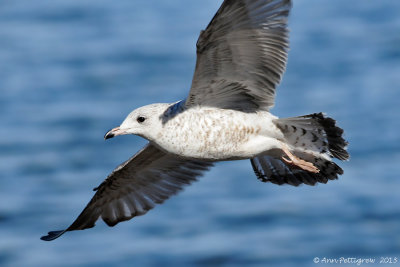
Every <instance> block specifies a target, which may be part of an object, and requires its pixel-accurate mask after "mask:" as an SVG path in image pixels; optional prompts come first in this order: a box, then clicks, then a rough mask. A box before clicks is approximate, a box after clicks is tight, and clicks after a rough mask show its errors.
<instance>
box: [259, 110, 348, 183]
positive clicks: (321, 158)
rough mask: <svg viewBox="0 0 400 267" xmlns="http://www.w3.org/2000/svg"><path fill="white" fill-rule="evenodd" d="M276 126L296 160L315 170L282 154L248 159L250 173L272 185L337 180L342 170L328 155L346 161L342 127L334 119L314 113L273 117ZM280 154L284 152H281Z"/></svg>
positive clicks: (346, 154) (345, 143) (346, 153)
mask: <svg viewBox="0 0 400 267" xmlns="http://www.w3.org/2000/svg"><path fill="white" fill-rule="evenodd" d="M275 123H276V125H277V126H278V128H279V129H280V130H281V131H282V133H283V134H284V138H285V140H284V143H286V145H287V146H288V148H289V150H290V152H291V153H292V154H293V155H294V156H295V157H297V158H298V159H300V160H303V161H306V162H309V163H312V164H313V165H314V166H315V167H317V168H318V170H319V172H311V171H307V170H304V169H302V168H299V167H298V166H296V165H294V164H291V163H288V162H287V161H285V160H282V157H279V158H278V157H272V156H259V157H256V158H253V159H251V164H252V166H253V169H254V172H255V173H256V175H257V177H258V178H259V179H260V180H262V181H264V182H272V183H275V184H291V185H294V186H297V185H299V184H302V183H304V184H308V185H315V184H316V183H317V182H319V183H327V182H328V180H334V179H337V177H338V175H341V174H343V170H342V169H341V168H340V167H339V166H338V165H337V164H336V163H334V162H332V158H337V159H340V160H348V159H349V153H348V152H347V150H346V147H347V144H348V143H347V142H346V141H345V140H344V139H343V137H342V135H343V130H342V129H341V128H339V127H338V126H336V122H335V120H333V119H332V118H329V117H326V116H324V115H323V114H322V113H315V114H311V115H306V116H300V117H293V118H285V119H277V120H276V121H275ZM282 156H284V154H282Z"/></svg>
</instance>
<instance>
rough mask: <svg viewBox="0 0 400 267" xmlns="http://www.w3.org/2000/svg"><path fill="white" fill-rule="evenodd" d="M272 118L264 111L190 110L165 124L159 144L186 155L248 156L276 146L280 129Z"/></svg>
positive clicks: (225, 157)
mask: <svg viewBox="0 0 400 267" xmlns="http://www.w3.org/2000/svg"><path fill="white" fill-rule="evenodd" d="M275 118H276V117H274V116H272V115H271V114H270V113H267V112H262V113H243V112H239V111H233V110H221V109H213V108H207V109H204V108H203V109H195V110H189V111H185V112H183V113H182V114H179V115H177V116H176V117H174V118H173V119H171V120H170V121H168V122H167V123H166V124H165V126H164V131H163V134H162V136H160V138H159V142H158V145H160V146H161V147H162V148H163V149H165V150H167V151H168V152H170V153H174V154H177V155H180V156H183V157H187V158H198V159H207V160H232V159H245V158H251V157H254V156H255V155H258V154H260V153H262V152H264V151H267V150H269V149H273V148H276V147H277V146H278V145H279V144H278V143H279V141H277V138H279V133H280V131H279V129H278V128H277V127H276V126H275V124H274V123H273V122H272V120H273V119H275ZM277 133H278V134H277Z"/></svg>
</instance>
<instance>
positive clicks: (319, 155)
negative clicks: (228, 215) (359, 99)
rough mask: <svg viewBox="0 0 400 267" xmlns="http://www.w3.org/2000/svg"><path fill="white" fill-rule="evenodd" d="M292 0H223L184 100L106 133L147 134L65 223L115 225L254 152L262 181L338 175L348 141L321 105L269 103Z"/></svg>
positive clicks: (310, 181)
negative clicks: (282, 107)
mask: <svg viewBox="0 0 400 267" xmlns="http://www.w3.org/2000/svg"><path fill="white" fill-rule="evenodd" d="M290 9H291V1H290V0H225V1H224V2H223V3H222V5H221V7H220V8H219V10H218V11H217V13H216V15H215V16H214V18H213V19H212V20H211V22H210V24H209V25H208V26H207V28H206V30H204V31H201V33H200V37H199V39H198V41H197V62H196V69H195V72H194V77H193V81H192V86H191V89H190V92H189V95H188V97H187V98H186V99H184V100H181V101H178V102H176V103H168V104H151V105H147V106H144V107H140V108H138V109H136V110H134V111H132V112H131V113H130V114H129V115H128V116H127V117H126V119H125V120H124V121H123V122H122V124H121V125H120V126H119V127H116V128H114V129H112V130H110V131H109V132H107V133H106V135H105V139H109V138H112V137H115V136H118V135H123V134H134V135H138V136H141V137H143V138H145V139H147V140H148V141H149V143H148V144H147V145H146V146H145V147H144V148H143V149H142V150H140V151H139V152H138V153H137V154H136V155H134V156H133V157H132V158H130V159H129V160H127V161H126V162H124V163H122V164H121V165H120V166H118V167H117V168H116V169H115V170H114V171H113V172H112V173H111V174H110V175H109V176H108V177H107V178H106V179H105V180H104V181H103V182H102V183H101V184H100V185H99V186H98V187H96V188H95V191H96V193H95V195H94V196H93V198H92V199H91V201H90V202H89V203H88V204H87V206H86V208H85V209H84V210H83V211H82V213H81V214H80V215H79V216H78V218H77V219H76V220H75V221H74V222H73V223H72V224H71V225H70V226H69V227H68V228H67V229H65V230H61V231H52V232H49V233H48V235H47V236H43V237H42V238H41V239H42V240H47V241H49V240H54V239H56V238H58V237H59V236H61V235H62V234H64V233H65V232H67V231H73V230H83V229H86V228H91V227H93V226H95V223H96V221H97V220H98V219H99V218H100V217H101V218H102V219H103V221H104V222H105V223H106V224H108V225H109V226H114V225H116V224H117V223H119V222H121V221H126V220H129V219H131V218H132V217H135V216H139V215H143V214H145V213H146V212H147V211H149V210H150V209H152V208H153V207H154V206H155V204H160V203H163V202H164V201H165V200H166V199H168V198H169V197H170V196H172V195H174V194H176V193H177V192H179V191H180V190H181V189H182V187H183V186H185V185H188V184H190V183H192V182H193V181H196V179H197V178H198V177H200V176H201V175H202V174H203V173H204V172H205V171H207V170H208V169H209V168H210V167H211V166H213V164H214V163H215V162H217V161H226V160H242V159H250V162H251V165H252V167H253V170H254V172H255V174H256V176H257V177H258V178H259V179H260V180H261V181H262V182H271V183H274V184H278V185H282V184H289V185H293V186H298V185H300V184H307V185H315V184H316V183H327V182H328V180H334V179H337V177H338V175H341V174H343V170H342V169H341V168H340V167H339V166H338V165H336V164H335V163H334V162H333V161H332V159H333V158H337V159H339V160H347V159H348V158H349V154H348V152H347V151H346V146H347V142H346V141H345V140H344V139H343V138H342V134H343V130H342V129H341V128H339V127H338V126H336V123H335V120H333V119H331V118H328V117H326V116H325V115H324V114H322V113H315V114H311V115H306V116H300V117H293V118H283V119H280V118H278V117H276V116H274V115H272V114H271V113H270V112H269V110H270V109H271V108H272V106H273V105H274V97H275V91H276V87H277V86H278V84H279V83H280V81H281V77H282V75H283V73H284V71H285V68H286V61H287V53H288V48H289V40H288V39H289V37H288V29H287V21H288V15H289V11H290Z"/></svg>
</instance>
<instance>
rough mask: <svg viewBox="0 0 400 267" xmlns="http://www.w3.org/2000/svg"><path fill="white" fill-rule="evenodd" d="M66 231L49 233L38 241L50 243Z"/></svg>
mask: <svg viewBox="0 0 400 267" xmlns="http://www.w3.org/2000/svg"><path fill="white" fill-rule="evenodd" d="M65 231H66V230H61V231H51V232H49V233H48V234H47V235H45V236H42V237H41V238H40V239H41V240H44V241H52V240H54V239H56V238H59V237H60V236H61V235H62V234H64V233H65Z"/></svg>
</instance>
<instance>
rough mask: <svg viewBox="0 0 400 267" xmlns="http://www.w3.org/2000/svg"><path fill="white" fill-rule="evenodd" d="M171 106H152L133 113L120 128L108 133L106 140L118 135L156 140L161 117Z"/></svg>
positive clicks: (105, 136) (160, 125)
mask: <svg viewBox="0 0 400 267" xmlns="http://www.w3.org/2000/svg"><path fill="white" fill-rule="evenodd" d="M169 105H170V104H151V105H147V106H143V107H140V108H138V109H135V110H134V111H132V112H131V113H130V114H129V115H128V116H127V117H126V118H125V120H124V121H123V122H122V124H121V125H120V126H118V127H115V128H113V129H111V130H110V131H108V132H107V133H106V134H105V135H104V139H110V138H112V137H115V136H117V135H124V134H135V135H139V136H142V137H144V138H146V139H148V140H152V139H154V138H155V136H156V135H157V133H158V132H159V131H160V130H161V127H162V123H161V119H160V116H161V115H162V114H163V113H164V112H165V110H166V109H167V108H168V106H169Z"/></svg>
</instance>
